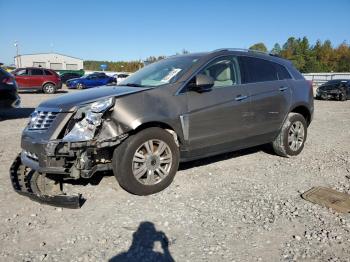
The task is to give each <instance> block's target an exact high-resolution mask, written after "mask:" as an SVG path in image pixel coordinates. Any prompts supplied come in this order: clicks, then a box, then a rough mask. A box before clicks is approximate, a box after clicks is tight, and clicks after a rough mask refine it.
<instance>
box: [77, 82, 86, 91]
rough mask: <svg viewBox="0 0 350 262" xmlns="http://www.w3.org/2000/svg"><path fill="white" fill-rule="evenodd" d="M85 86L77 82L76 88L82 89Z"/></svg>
mask: <svg viewBox="0 0 350 262" xmlns="http://www.w3.org/2000/svg"><path fill="white" fill-rule="evenodd" d="M84 88H85V86H84V85H83V84H82V83H79V84H77V89H80V90H81V89H84Z"/></svg>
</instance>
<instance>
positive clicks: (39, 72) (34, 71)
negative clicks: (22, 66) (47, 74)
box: [30, 69, 43, 76]
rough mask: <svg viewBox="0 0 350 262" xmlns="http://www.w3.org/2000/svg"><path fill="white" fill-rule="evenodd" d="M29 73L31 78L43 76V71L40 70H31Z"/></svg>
mask: <svg viewBox="0 0 350 262" xmlns="http://www.w3.org/2000/svg"><path fill="white" fill-rule="evenodd" d="M30 72H31V73H30V74H31V75H32V76H41V75H43V70H41V69H31V70H30Z"/></svg>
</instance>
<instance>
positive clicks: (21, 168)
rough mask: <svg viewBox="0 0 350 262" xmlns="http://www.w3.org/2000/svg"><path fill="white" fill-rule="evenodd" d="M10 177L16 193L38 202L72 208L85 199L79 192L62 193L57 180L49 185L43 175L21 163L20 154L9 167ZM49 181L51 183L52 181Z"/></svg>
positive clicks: (79, 205) (78, 205)
mask: <svg viewBox="0 0 350 262" xmlns="http://www.w3.org/2000/svg"><path fill="white" fill-rule="evenodd" d="M10 178H11V182H12V186H13V188H14V190H15V191H16V192H17V193H19V194H21V195H23V196H26V197H29V198H31V199H32V200H34V201H37V202H39V203H43V204H47V205H52V206H57V207H64V208H73V209H74V208H80V207H81V206H82V204H83V203H84V201H85V200H84V199H83V198H82V196H81V194H77V195H71V196H69V195H66V194H65V193H63V192H62V191H61V189H62V185H60V184H58V183H57V182H55V185H54V186H52V185H50V184H49V183H48V180H47V179H46V177H45V175H43V174H40V173H38V172H36V171H35V170H32V169H31V168H29V167H27V166H25V165H23V163H22V160H21V156H20V155H18V156H17V157H16V159H15V161H14V162H13V164H12V166H11V168H10ZM49 182H50V183H51V184H52V181H49ZM57 186H58V187H59V190H57Z"/></svg>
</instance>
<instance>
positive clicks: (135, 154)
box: [113, 127, 179, 195]
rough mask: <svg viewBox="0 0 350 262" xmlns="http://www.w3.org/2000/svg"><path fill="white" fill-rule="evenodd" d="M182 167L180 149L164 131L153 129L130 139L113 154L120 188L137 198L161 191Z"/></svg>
mask: <svg viewBox="0 0 350 262" xmlns="http://www.w3.org/2000/svg"><path fill="white" fill-rule="evenodd" d="M178 166H179V148H178V146H177V145H176V143H175V141H174V137H173V136H172V135H171V134H170V133H169V132H167V131H165V130H164V129H161V128H158V127H152V128H148V129H145V130H142V131H140V132H139V133H136V134H135V135H132V136H130V137H128V138H127V139H126V140H125V141H123V143H122V144H121V145H119V146H118V147H117V148H116V149H115V151H114V154H113V173H114V175H115V177H116V179H117V180H118V182H119V184H120V186H121V187H123V188H124V189H125V190H126V191H128V192H130V193H132V194H136V195H149V194H153V193H156V192H159V191H162V190H163V189H165V188H166V187H167V186H169V185H170V183H171V182H172V180H173V178H174V176H175V173H176V172H177V169H178Z"/></svg>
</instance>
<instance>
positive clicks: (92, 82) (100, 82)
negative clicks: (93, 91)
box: [66, 73, 117, 89]
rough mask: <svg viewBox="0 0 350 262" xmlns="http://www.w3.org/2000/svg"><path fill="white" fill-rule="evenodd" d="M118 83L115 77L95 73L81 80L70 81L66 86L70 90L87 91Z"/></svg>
mask: <svg viewBox="0 0 350 262" xmlns="http://www.w3.org/2000/svg"><path fill="white" fill-rule="evenodd" d="M116 81H117V80H116V79H115V78H114V77H111V76H108V75H106V74H105V73H93V74H90V75H86V76H83V77H80V78H74V79H71V80H68V81H67V82H66V85H67V87H68V88H69V89H73V88H77V89H85V88H91V87H96V86H104V85H108V84H114V83H116Z"/></svg>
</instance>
